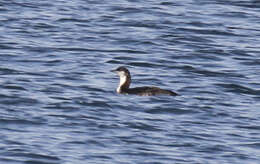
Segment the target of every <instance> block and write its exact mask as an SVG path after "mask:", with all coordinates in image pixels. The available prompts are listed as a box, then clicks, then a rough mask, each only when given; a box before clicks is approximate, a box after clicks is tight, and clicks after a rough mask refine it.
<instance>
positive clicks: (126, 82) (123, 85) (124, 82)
mask: <svg viewBox="0 0 260 164" xmlns="http://www.w3.org/2000/svg"><path fill="white" fill-rule="evenodd" d="M130 83H131V76H130V75H129V76H120V82H119V85H118V87H117V90H116V91H117V93H123V92H125V91H126V90H127V89H129V87H130Z"/></svg>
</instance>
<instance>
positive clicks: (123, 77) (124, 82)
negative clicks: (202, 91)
mask: <svg viewBox="0 0 260 164" xmlns="http://www.w3.org/2000/svg"><path fill="white" fill-rule="evenodd" d="M111 72H115V73H117V74H118V76H119V77H120V82H119V85H118V88H117V90H116V91H117V93H120V94H136V95H140V96H154V95H161V94H164V95H171V96H177V95H178V94H177V93H175V92H172V91H170V90H164V89H160V88H157V87H147V86H145V87H137V88H129V87H130V83H131V75H130V72H129V71H128V69H127V68H125V67H123V66H121V67H118V68H117V69H115V70H111Z"/></svg>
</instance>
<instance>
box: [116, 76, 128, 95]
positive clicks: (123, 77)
mask: <svg viewBox="0 0 260 164" xmlns="http://www.w3.org/2000/svg"><path fill="white" fill-rule="evenodd" d="M117 74H118V76H119V77H120V82H119V86H118V87H117V89H116V91H117V93H120V92H121V86H122V85H123V84H125V82H126V75H125V73H124V72H123V71H119V72H117Z"/></svg>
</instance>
